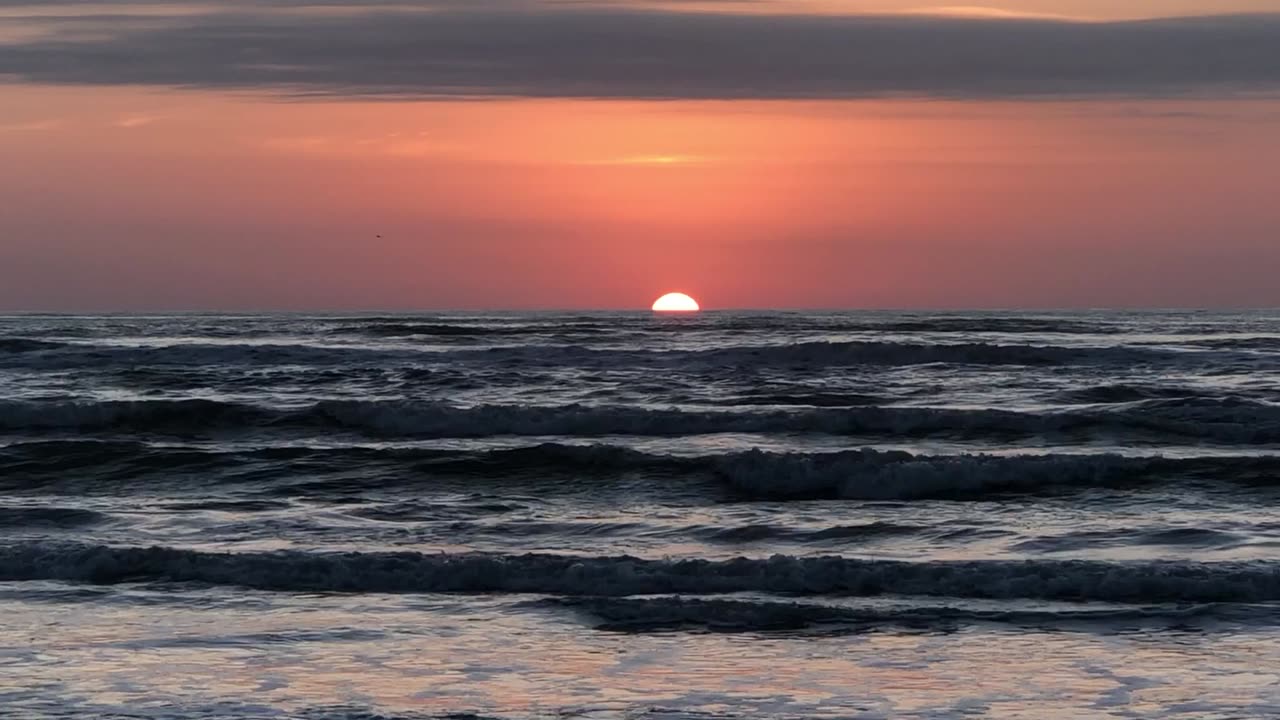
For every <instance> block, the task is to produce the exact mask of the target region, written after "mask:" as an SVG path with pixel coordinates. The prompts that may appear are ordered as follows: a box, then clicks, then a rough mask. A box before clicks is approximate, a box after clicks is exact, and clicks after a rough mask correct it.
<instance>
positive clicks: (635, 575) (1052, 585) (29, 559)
mask: <svg viewBox="0 0 1280 720" xmlns="http://www.w3.org/2000/svg"><path fill="white" fill-rule="evenodd" d="M0 580H3V581H14V580H63V581H78V582H93V583H100V584H118V583H132V582H146V581H162V582H202V583H209V584H214V585H231V586H240V587H250V588H256V589H260V590H276V591H291V592H419V593H425V592H466V593H539V594H551V595H599V596H625V595H659V594H678V593H679V594H722V593H734V592H768V593H787V594H795V595H831V594H839V595H851V596H872V595H884V594H894V595H902V596H926V597H958V598H989V599H1041V600H1070V601H1103V602H1136V603H1150V602H1162V603H1163V602H1269V601H1276V600H1280V566H1277V565H1276V564H1274V563H1265V562H1249V563H1245V562H1237V563H1190V562H1150V563H1114V562H1096V561H1084V560H1027V561H1002V560H986V561H966V562H907V561H892V560H862V559H853V558H843V557H792V556H787V555H775V556H773V557H770V558H767V559H749V558H736V559H733V560H702V559H696V560H644V559H640V558H635V557H630V556H616V557H577V556H566V555H536V554H529V555H485V554H448V553H439V554H431V555H427V554H422V553H415V552H395V553H391V552H386V553H359V552H350V553H314V552H300V551H282V552H273V553H235V554H226V553H210V552H200V551H195V550H179V549H173V548H163V547H152V548H117V547H107V546H101V545H47V544H28V545H15V546H8V547H3V548H0Z"/></svg>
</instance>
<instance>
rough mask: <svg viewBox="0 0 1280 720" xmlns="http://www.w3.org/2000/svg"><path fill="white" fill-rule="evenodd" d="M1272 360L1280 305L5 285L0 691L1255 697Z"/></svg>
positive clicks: (61, 702)
mask: <svg viewBox="0 0 1280 720" xmlns="http://www.w3.org/2000/svg"><path fill="white" fill-rule="evenodd" d="M1277 371H1280V313H1274V312H1254V313H1232V314H1225V313H1223V314H1215V313H1179V312H1145V313H1107V312H1096V313H1072V314H1016V313H1013V314H1011V313H972V314H926V313H825V314H791V313H776V314H747V313H704V314H701V315H697V316H691V317H653V316H650V315H649V314H647V313H646V314H577V315H566V314H495V315H462V314H444V315H431V316H409V315H404V316H399V315H397V316H388V317H373V316H351V317H337V316H321V317H303V316H246V317H211V316H173V317H123V316H111V317H44V316H24V317H9V318H0V492H2V493H3V494H2V495H0V610H3V611H4V612H3V613H2V614H0V676H2V677H4V679H5V681H4V682H3V683H0V707H3V708H4V710H3V711H0V715H4V716H6V717H8V716H14V717H46V716H52V717H149V718H151V717H155V718H169V717H172V718H191V717H199V718H209V717H227V718H259V717H262V718H294V717H303V718H355V717H373V716H378V714H381V716H385V717H409V718H418V717H436V716H441V715H447V714H449V713H476V714H479V715H482V716H497V717H513V718H526V717H552V716H554V717H563V716H571V717H579V716H580V717H590V718H596V717H599V718H622V717H661V718H671V717H696V718H724V717H729V718H732V717H786V718H808V717H960V716H966V717H972V716H982V717H1153V718H1157V717H1158V718H1164V717H1195V718H1205V717H1266V716H1272V715H1276V714H1280V670H1276V669H1275V668H1277V667H1280V512H1278V511H1277V500H1278V499H1280V375H1278V374H1277ZM5 713H8V714H7V715H5Z"/></svg>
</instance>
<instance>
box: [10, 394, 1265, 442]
mask: <svg viewBox="0 0 1280 720" xmlns="http://www.w3.org/2000/svg"><path fill="white" fill-rule="evenodd" d="M262 428H274V429H277V430H282V431H285V430H294V431H307V430H310V431H317V430H322V429H323V430H326V431H332V430H335V429H340V430H345V431H348V432H353V433H358V434H364V435H370V436H376V437H405V438H481V437H491V436H503V435H515V436H576V437H584V438H585V437H601V436H607V435H636V436H651V437H673V436H681V435H709V434H719V433H799V432H806V433H822V434H828V435H847V436H863V437H895V438H896V437H902V438H930V437H936V438H955V439H1000V440H1016V439H1019V438H1033V437H1046V436H1055V437H1059V438H1060V439H1068V440H1070V439H1092V438H1121V439H1123V438H1178V439H1187V438H1193V439H1196V440H1199V441H1214V442H1218V443H1224V444H1257V443H1274V442H1277V441H1280V405H1277V404H1274V403H1269V402H1262V401H1255V400H1246V399H1239V398H1231V399H1214V398H1180V399H1171V400H1151V401H1143V402H1137V403H1128V404H1123V405H1117V406H1114V407H1106V408H1098V407H1086V408H1075V409H1067V410H1060V411H1047V412H1021V411H1011V410H998V409H977V410H971V409H957V408H927V407H892V406H891V407H848V408H795V409H760V410H757V411H735V410H680V409H650V408H636V407H625V406H596V405H558V406H536V405H479V406H473V407H456V406H452V405H448V404H444V403H436V402H423V401H407V400H406V401H399V400H387V401H376V400H375V401H364V400H326V401H321V402H317V403H314V404H310V405H305V406H299V407H285V408H280V407H264V406H259V405H250V404H245V403H235V402H225V401H216V400H203V399H189V400H119V401H70V400H66V401H64V400H56V401H55V400H47V401H28V400H0V431H10V432H15V431H16V432H33V431H42V430H66V431H70V430H76V431H91V430H97V431H107V432H111V431H118V432H149V433H156V434H170V435H186V434H190V433H193V432H217V431H221V432H236V431H245V430H258V429H262Z"/></svg>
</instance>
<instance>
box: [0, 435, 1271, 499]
mask: <svg viewBox="0 0 1280 720" xmlns="http://www.w3.org/2000/svg"><path fill="white" fill-rule="evenodd" d="M353 471H359V472H358V473H357V472H353ZM629 479H638V480H643V483H642V484H640V485H636V484H635V483H634V482H632V483H631V484H630V485H629V486H631V487H632V488H633V490H635V491H646V492H649V493H651V494H664V493H677V494H687V493H690V492H693V493H700V494H706V493H708V492H710V493H712V494H713V495H714V496H716V497H721V498H724V499H734V498H745V499H767V500H805V499H858V500H914V499H969V498H982V497H987V496H990V495H995V494H1036V493H1043V492H1058V491H1063V490H1068V491H1069V490H1074V489H1079V488H1088V487H1111V488H1130V487H1140V486H1142V485H1149V484H1161V483H1173V482H1182V481H1196V482H1208V483H1220V484H1230V485H1236V486H1241V487H1248V486H1258V487H1273V486H1276V485H1277V484H1280V457H1277V456H1271V455H1260V456H1257V455H1240V456H1205V457H1186V458H1166V457H1159V456H1145V457H1132V456H1121V455H1114V454H1096V453H1094V454H1085V453H1080V454H1046V455H1031V454H1024V455H987V454H959V455H917V454H912V453H908V452H903V451H883V450H874V449H860V450H846V451H832V452H812V453H804V452H787V453H780V452H765V451H760V450H750V451H740V452H727V453H717V454H707V455H698V456H678V455H666V454H658V453H646V452H641V451H639V450H635V449H631V448H627V447H622V446H616V445H608V444H600V445H563V444H555V443H543V444H539V445H535V446H526V447H517V448H509V449H485V450H452V449H429V448H378V447H358V446H357V447H330V448H310V447H304V446H284V447H272V448H261V449H241V450H212V449H201V448H194V447H156V446H151V445H147V444H145V443H134V442H99V441H90V440H80V441H64V442H48V441H45V442H32V443H17V444H13V445H9V446H6V447H3V448H0V488H3V489H5V490H8V491H11V492H34V491H54V490H59V489H60V490H62V491H76V492H104V493H111V492H117V491H119V490H124V491H126V492H137V491H139V490H140V489H142V488H145V487H154V485H155V484H156V483H159V484H164V485H171V484H172V485H182V486H196V485H228V484H236V483H256V484H260V485H262V486H263V487H264V489H269V491H270V492H272V493H273V494H276V495H278V496H282V497H287V496H291V495H297V494H302V493H310V494H319V495H323V494H332V493H346V492H352V491H355V490H358V489H360V488H361V487H369V488H378V489H383V490H389V489H393V488H406V487H415V486H423V485H427V484H430V483H435V484H437V485H439V484H441V483H446V482H452V483H455V484H459V485H460V486H462V487H476V486H478V485H481V484H486V483H497V484H507V483H510V482H512V481H515V480H518V481H519V482H520V483H521V484H524V485H537V484H539V483H550V484H549V485H547V487H548V488H549V489H554V491H555V492H558V493H562V494H563V493H570V494H571V493H573V492H585V491H595V490H598V489H599V488H600V487H602V485H603V484H604V483H607V482H614V481H622V480H629Z"/></svg>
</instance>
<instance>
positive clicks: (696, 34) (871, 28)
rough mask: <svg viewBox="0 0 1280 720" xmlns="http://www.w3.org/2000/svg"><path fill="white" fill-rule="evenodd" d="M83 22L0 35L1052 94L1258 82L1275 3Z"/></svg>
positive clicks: (141, 67)
mask: <svg viewBox="0 0 1280 720" xmlns="http://www.w3.org/2000/svg"><path fill="white" fill-rule="evenodd" d="M471 7H472V8H473V9H467V10H459V9H457V8H458V5H457V4H456V3H442V4H436V5H435V6H434V8H433V9H432V11H430V12H420V11H404V10H388V9H380V10H372V9H367V8H366V9H364V10H363V11H359V12H352V13H344V14H340V15H335V14H332V13H314V14H312V13H297V12H295V13H289V14H284V15H282V14H279V13H268V12H251V11H246V10H243V6H242V10H241V11H239V12H237V13H235V14H227V13H218V14H209V15H198V16H183V17H173V18H170V19H168V20H167V21H166V22H165V23H164V26H163V27H156V26H155V25H154V23H148V24H145V25H141V26H139V25H135V24H131V23H128V22H117V21H113V20H111V19H102V20H99V21H98V22H97V24H98V27H97V28H96V31H95V32H86V31H85V27H84V25H85V22H84V21H83V19H81V20H80V21H78V22H77V23H76V25H75V28H76V33H75V34H74V35H71V34H67V35H61V34H59V33H58V32H57V31H56V28H57V22H58V21H57V20H50V22H52V23H54V32H52V33H51V34H48V35H44V36H41V37H40V38H39V39H35V40H27V41H25V42H13V43H9V44H4V45H0V75H9V76H11V77H15V78H18V79H19V80H21V81H26V82H36V83H86V84H142V85H160V86H174V87H197V88H236V89H246V88H247V89H265V90H270V91H275V92H282V93H289V94H307V95H333V96H382V97H391V98H399V97H405V98H423V97H489V96H499V97H589V98H671V99H677V98H726V99H737V98H780V99H781V98H862V97H884V96H911V97H947V98H1037V97H1043V98H1059V97H1096V96H1128V97H1149V96H1164V95H1175V94H1196V95H1223V94H1237V93H1268V94H1269V93H1273V92H1275V91H1276V90H1277V89H1280V15H1254V16H1217V17H1204V18H1187V19H1175V20H1158V21H1142V22H1118V23H1076V22H1058V21H1048V20H992V19H972V18H969V19H963V18H954V17H923V16H921V17H914V16H913V17H888V16H838V17H832V16H809V15H762V14H735V13H724V12H720V13H686V12H677V11H662V10H649V11H643V12H642V11H634V10H627V9H623V8H610V7H608V6H604V7H579V6H573V5H569V6H557V7H554V8H548V7H545V6H544V7H533V6H531V4H530V3H528V2H485V3H479V4H476V5H473V6H471Z"/></svg>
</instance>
